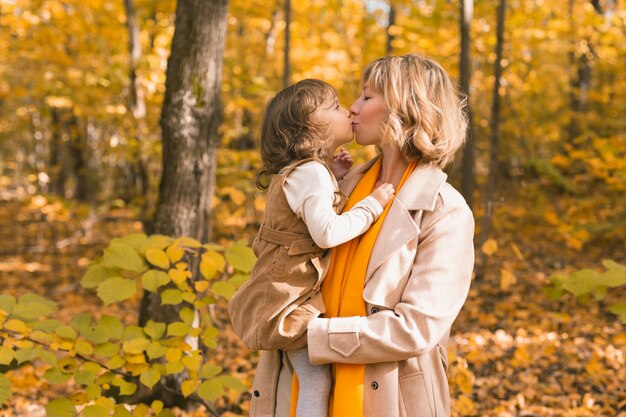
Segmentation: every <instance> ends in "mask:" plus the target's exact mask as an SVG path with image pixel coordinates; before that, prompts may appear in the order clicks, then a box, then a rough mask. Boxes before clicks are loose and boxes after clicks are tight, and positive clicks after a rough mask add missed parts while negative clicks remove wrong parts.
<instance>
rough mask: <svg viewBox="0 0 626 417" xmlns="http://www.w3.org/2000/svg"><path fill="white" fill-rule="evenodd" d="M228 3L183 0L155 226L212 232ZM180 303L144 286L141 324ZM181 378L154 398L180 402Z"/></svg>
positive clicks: (169, 231)
mask: <svg viewBox="0 0 626 417" xmlns="http://www.w3.org/2000/svg"><path fill="white" fill-rule="evenodd" d="M227 10H228V0H213V1H205V0H178V3H177V7H176V19H175V23H174V25H175V29H174V38H173V40H172V51H171V55H170V57H169V60H168V65H167V73H166V81H165V98H164V101H163V110H162V113H161V129H162V140H163V172H162V175H161V184H160V188H159V200H158V203H157V208H156V213H155V217H154V222H153V224H152V229H151V230H147V231H148V233H159V234H164V235H169V236H173V237H179V236H190V237H193V238H196V239H198V240H201V241H204V242H207V241H209V240H210V238H211V233H210V230H211V224H210V217H209V215H210V204H211V196H212V194H213V189H214V186H215V164H216V158H215V154H216V151H217V146H218V145H219V138H218V133H217V129H218V126H219V124H220V122H221V107H220V83H221V74H222V62H223V52H224V41H225V37H226V17H227ZM191 267H192V266H190V269H191ZM166 307H168V308H166ZM180 307H181V306H177V307H173V306H161V303H160V296H159V295H156V294H152V293H149V292H144V296H143V299H142V301H141V306H140V313H139V324H140V325H141V326H143V325H145V324H146V323H147V321H148V320H154V321H158V322H165V323H170V322H173V321H177V320H178V319H179V318H178V311H179V310H180ZM181 382H182V378H180V377H178V376H176V375H172V376H169V377H168V378H167V380H166V381H165V382H164V383H165V385H167V386H168V387H169V388H170V389H168V390H161V392H156V391H153V392H152V393H151V394H150V395H151V396H149V397H148V398H150V399H156V398H158V399H160V400H162V401H163V402H164V403H165V405H166V406H171V405H173V404H179V405H180V404H181V403H184V400H183V398H182V397H180V396H178V395H175V394H172V392H180V383H181ZM141 400H142V401H143V402H145V401H146V398H145V397H144V398H142V399H141Z"/></svg>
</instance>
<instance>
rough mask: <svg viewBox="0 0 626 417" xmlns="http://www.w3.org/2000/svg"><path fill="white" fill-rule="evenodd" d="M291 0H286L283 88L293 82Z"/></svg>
mask: <svg viewBox="0 0 626 417" xmlns="http://www.w3.org/2000/svg"><path fill="white" fill-rule="evenodd" d="M290 32H291V0H285V51H284V52H285V53H284V64H283V68H284V71H283V88H286V87H288V86H289V84H291V63H290V62H289V52H290V49H291V45H290V38H291V34H290Z"/></svg>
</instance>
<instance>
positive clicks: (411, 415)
mask: <svg viewBox="0 0 626 417" xmlns="http://www.w3.org/2000/svg"><path fill="white" fill-rule="evenodd" d="M399 384H400V395H401V397H402V398H401V401H402V405H403V406H404V412H405V416H406V417H435V413H434V411H433V409H434V408H433V404H432V399H431V397H430V395H428V389H427V387H426V381H425V380H424V373H423V372H422V371H419V372H414V373H412V374H409V375H404V376H401V377H400V378H399ZM400 408H401V409H402V407H400Z"/></svg>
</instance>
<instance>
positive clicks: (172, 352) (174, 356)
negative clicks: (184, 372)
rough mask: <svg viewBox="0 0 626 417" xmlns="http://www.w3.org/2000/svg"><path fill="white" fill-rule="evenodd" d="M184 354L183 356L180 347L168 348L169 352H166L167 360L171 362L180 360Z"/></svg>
mask: <svg viewBox="0 0 626 417" xmlns="http://www.w3.org/2000/svg"><path fill="white" fill-rule="evenodd" d="M182 356H183V352H182V350H180V349H179V348H175V347H173V348H169V349H167V352H165V360H167V361H168V362H170V363H174V362H178V361H180V358H182Z"/></svg>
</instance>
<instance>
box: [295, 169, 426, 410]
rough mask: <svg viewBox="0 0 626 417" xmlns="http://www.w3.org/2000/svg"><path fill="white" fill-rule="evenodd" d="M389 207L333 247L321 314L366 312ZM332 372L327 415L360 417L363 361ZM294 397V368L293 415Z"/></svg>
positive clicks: (369, 179)
mask: <svg viewBox="0 0 626 417" xmlns="http://www.w3.org/2000/svg"><path fill="white" fill-rule="evenodd" d="M416 165H417V163H416V162H411V163H410V164H409V166H408V167H407V169H406V171H405V172H404V175H403V176H402V179H401V180H400V184H399V185H398V187H396V194H397V193H398V191H399V190H400V188H401V187H402V185H403V184H404V181H405V180H406V178H407V177H408V176H409V175H410V174H411V173H412V172H413V170H414V169H415V167H416ZM381 167H382V157H381V158H379V159H378V161H376V163H375V164H374V165H373V166H372V167H371V168H370V169H369V170H368V171H367V172H366V173H365V174H364V175H363V177H362V178H361V180H360V181H359V183H358V184H357V186H356V188H355V189H354V191H353V192H352V194H351V195H350V198H349V199H348V203H347V204H346V206H345V207H344V209H343V212H345V211H347V210H350V209H351V208H352V207H353V206H354V205H355V204H356V203H358V202H359V201H361V200H362V199H364V198H365V197H367V196H368V195H369V194H370V193H371V192H372V191H373V190H374V186H375V184H376V180H377V179H378V175H379V173H380V170H381ZM390 207H391V203H389V204H387V206H386V207H385V210H384V211H383V213H382V215H381V216H380V217H379V218H378V220H377V221H376V222H375V223H374V224H372V226H371V227H370V228H369V229H368V230H367V232H365V233H364V234H362V235H361V236H358V237H356V238H354V239H352V240H351V241H349V242H346V243H344V244H342V245H339V246H337V247H335V248H333V249H332V253H331V257H332V258H331V263H330V268H329V270H328V274H327V276H326V278H325V280H324V283H323V284H322V296H323V297H324V303H325V304H326V313H325V314H324V317H350V316H365V315H367V312H366V310H365V301H364V300H363V287H364V284H365V273H366V271H367V266H368V263H369V259H370V256H371V254H372V249H373V248H374V244H375V243H376V238H377V237H378V233H379V231H380V228H381V227H382V225H383V222H384V221H385V217H386V216H387V213H388V212H389V208H390ZM332 372H333V382H334V383H333V389H332V392H331V395H330V402H329V410H328V415H329V417H333V416H336V417H345V416H350V417H362V416H363V385H364V380H365V365H352V364H343V363H334V364H332ZM297 401H298V378H297V376H296V374H295V372H294V374H293V383H292V390H291V404H290V408H291V412H290V415H291V417H295V415H296V406H297Z"/></svg>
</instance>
